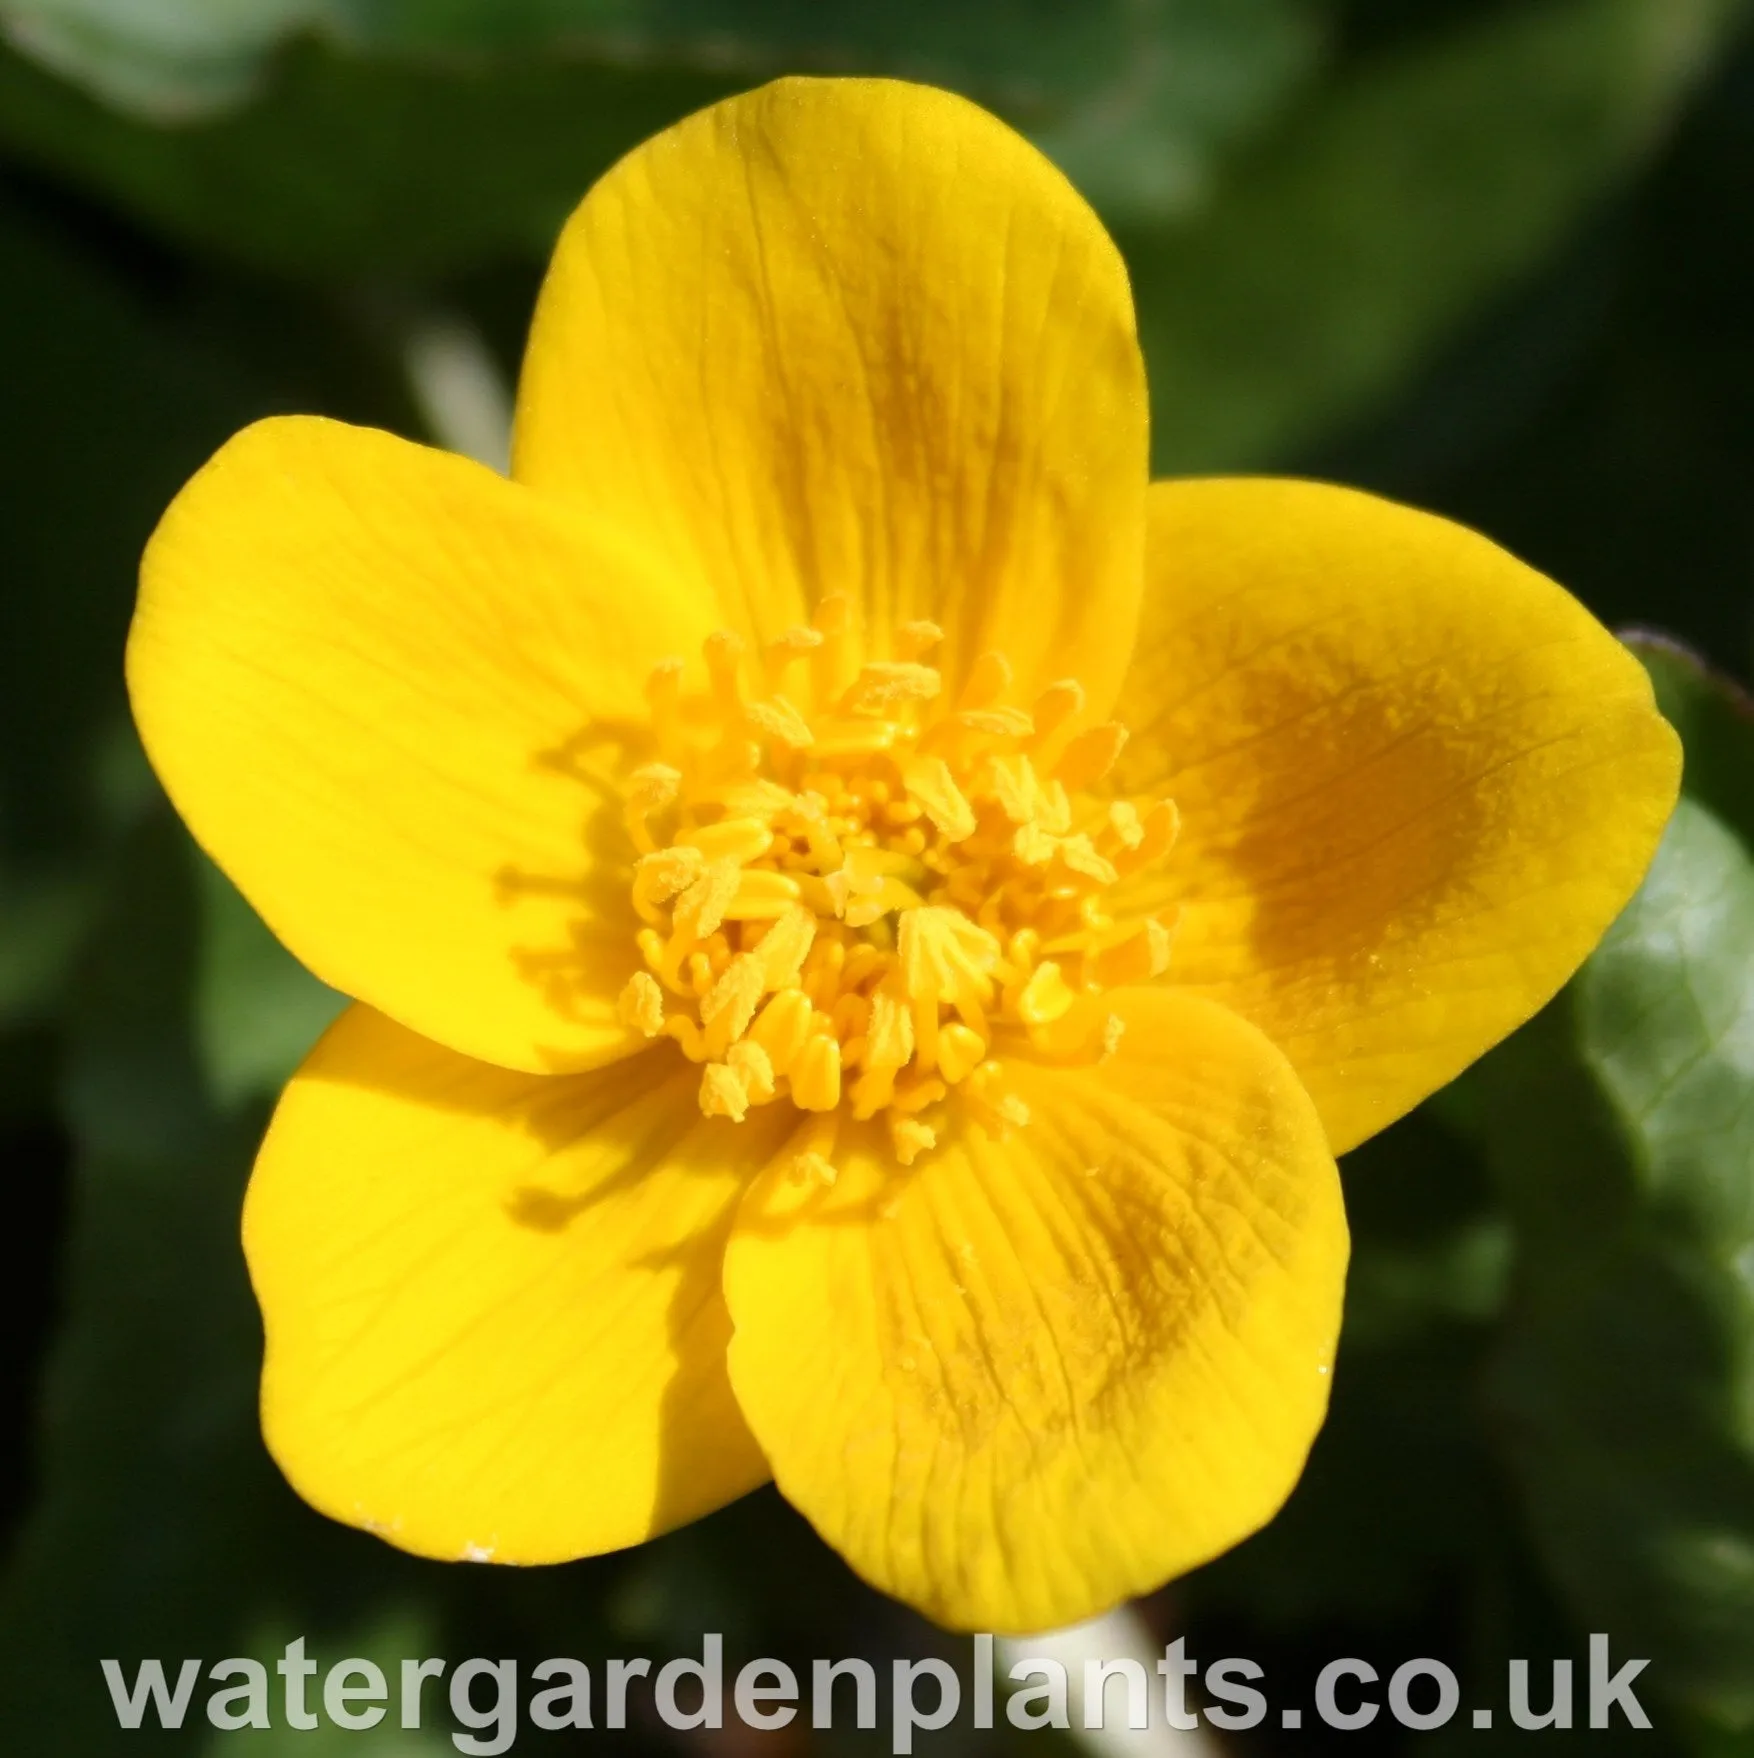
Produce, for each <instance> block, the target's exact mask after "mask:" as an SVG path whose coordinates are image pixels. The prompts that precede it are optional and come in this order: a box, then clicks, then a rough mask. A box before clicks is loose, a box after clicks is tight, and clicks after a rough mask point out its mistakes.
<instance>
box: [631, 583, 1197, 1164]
mask: <svg viewBox="0 0 1754 1758" xmlns="http://www.w3.org/2000/svg"><path fill="white" fill-rule="evenodd" d="M854 611H855V607H854V606H853V604H852V602H851V601H850V600H849V599H847V598H846V597H845V596H844V595H839V594H836V595H831V596H830V597H828V598H826V599H824V601H823V602H822V604H821V605H820V607H819V608H818V610H817V613H816V615H815V617H814V619H813V626H812V627H810V628H807V629H795V630H792V631H790V632H788V633H787V634H785V635H782V636H781V637H780V639H779V640H778V641H775V642H772V643H770V644H769V645H768V646H767V647H766V648H765V650H764V653H763V665H762V668H761V669H762V671H763V674H764V676H765V678H766V683H765V685H763V686H762V687H761V689H760V690H759V691H757V692H755V693H757V694H760V695H761V696H762V699H761V700H757V701H749V700H747V699H746V696H745V680H746V677H747V673H746V671H745V654H744V649H743V644H742V642H741V641H740V640H739V639H738V638H737V637H736V636H734V635H732V634H729V633H721V634H719V635H716V636H714V637H712V638H711V639H710V640H709V641H708V642H707V644H706V671H707V678H708V683H709V688H708V690H705V691H702V690H699V689H698V687H696V691H695V693H694V694H685V693H684V692H685V686H686V685H687V684H688V674H687V673H686V672H685V670H684V668H683V666H682V664H681V662H679V661H677V662H666V664H665V665H663V666H661V667H659V668H658V670H657V671H655V672H654V673H653V674H652V676H651V680H650V685H649V689H650V692H651V695H652V700H653V704H654V716H655V719H656V721H657V746H656V748H657V750H658V751H659V752H660V753H661V754H662V757H663V759H664V760H663V761H662V762H660V763H651V764H647V765H645V766H643V767H642V768H640V769H639V770H637V771H635V772H634V774H633V775H632V776H631V777H630V781H629V786H628V790H627V816H628V829H629V834H630V836H631V837H632V838H633V841H634V843H635V847H636V849H637V850H638V853H639V856H640V858H639V859H638V860H637V861H636V862H635V864H634V870H633V884H632V901H633V904H634V907H635V909H636V911H637V913H638V915H639V916H640V917H641V918H643V920H642V922H641V923H640V924H639V925H638V926H637V929H636V936H635V938H636V944H637V946H638V948H639V953H640V957H641V958H642V959H643V961H644V964H645V967H646V968H645V969H644V970H641V971H639V972H637V973H636V974H635V975H634V976H632V977H631V978H630V979H629V980H628V981H627V983H626V984H625V986H624V987H623V989H622V991H621V994H620V996H619V997H618V1001H617V1008H618V1014H619V1017H620V1018H621V1019H622V1021H623V1022H624V1024H625V1025H626V1026H627V1028H628V1029H629V1030H630V1031H634V1032H638V1033H639V1034H640V1035H641V1036H644V1037H648V1038H650V1037H669V1038H672V1039H674V1040H675V1042H676V1043H677V1045H678V1046H679V1047H680V1049H681V1051H682V1053H683V1054H684V1055H685V1056H686V1057H688V1058H689V1059H691V1060H692V1061H694V1062H695V1063H697V1064H699V1065H700V1066H701V1071H702V1072H701V1081H700V1104H701V1107H702V1109H703V1110H704V1111H705V1112H707V1113H708V1114H709V1115H712V1116H715V1117H725V1118H736V1119H742V1118H744V1117H746V1116H747V1114H748V1111H749V1109H750V1107H752V1106H759V1105H767V1104H772V1103H781V1104H786V1105H789V1106H790V1107H792V1108H794V1109H795V1110H796V1111H798V1112H801V1113H803V1114H805V1115H806V1116H808V1117H810V1118H811V1119H813V1121H812V1122H810V1124H809V1125H808V1126H807V1128H806V1129H804V1130H803V1131H801V1132H800V1136H799V1137H798V1138H797V1139H796V1140H795V1141H794V1144H793V1148H792V1150H791V1153H792V1167H793V1170H794V1172H795V1173H797V1174H798V1175H799V1176H804V1177H810V1178H815V1179H821V1180H822V1181H825V1182H826V1181H828V1180H832V1178H833V1176H834V1158H835V1153H834V1150H835V1141H836V1131H837V1124H836V1118H837V1117H838V1116H839V1114H840V1113H841V1112H842V1111H843V1110H844V1111H846V1112H848V1113H849V1114H850V1115H851V1116H853V1117H854V1118H857V1119H861V1120H867V1119H875V1118H877V1117H879V1116H881V1117H883V1118H884V1120H885V1122H886V1126H887V1129H888V1132H889V1139H890V1143H891V1146H892V1148H893V1151H894V1153H895V1157H896V1159H897V1161H899V1162H901V1163H903V1164H911V1163H912V1162H913V1161H915V1160H916V1159H917V1158H918V1157H919V1156H920V1155H921V1154H923V1153H925V1152H927V1151H928V1150H929V1149H930V1148H932V1147H933V1146H934V1145H935V1144H936V1143H937V1142H938V1141H939V1140H940V1139H941V1138H942V1132H943V1122H942V1120H941V1118H940V1117H939V1116H938V1114H937V1113H936V1112H935V1111H934V1110H933V1107H935V1106H938V1105H940V1104H945V1103H950V1104H952V1105H953V1106H963V1105H965V1104H966V1106H967V1108H968V1109H969V1110H970V1111H971V1112H972V1113H973V1114H974V1115H975V1116H976V1117H978V1118H979V1119H981V1120H982V1122H983V1123H984V1124H985V1125H986V1127H988V1128H989V1129H991V1130H993V1131H995V1132H996V1133H998V1134H1000V1135H1003V1134H1005V1133H1006V1132H1007V1131H1009V1130H1011V1129H1014V1128H1018V1127H1021V1126H1022V1125H1023V1124H1025V1123H1026V1122H1027V1121H1028V1115H1029V1112H1028V1106H1027V1105H1026V1104H1025V1103H1024V1101H1023V1099H1022V1097H1021V1096H1020V1095H1018V1094H1017V1093H1015V1092H1011V1091H1007V1090H1006V1089H1007V1086H1008V1084H1009V1083H1008V1081H1007V1079H1006V1077H1005V1074H1004V1068H1005V1066H1006V1058H1007V1054H1008V1051H1009V1049H1010V1048H1011V1047H1012V1046H1013V1045H1017V1044H1019V1043H1021V1042H1022V1041H1023V1040H1025V1039H1026V1038H1027V1040H1028V1041H1029V1045H1030V1053H1031V1054H1032V1055H1042V1054H1050V1053H1051V1054H1053V1055H1055V1056H1059V1057H1062V1058H1065V1059H1067V1060H1076V1059H1083V1060H1086V1061H1090V1060H1100V1059H1101V1057H1103V1056H1108V1055H1112V1054H1113V1053H1114V1049H1115V1045H1116V1043H1117V1042H1118V1040H1119V1037H1120V1033H1121V1030H1122V1023H1121V1018H1120V1016H1119V1015H1118V1014H1110V1015H1104V1014H1102V1013H1101V1012H1100V1011H1098V1012H1097V1013H1096V1015H1095V1018H1094V1020H1093V1021H1092V1022H1091V1029H1090V1030H1088V1031H1084V1032H1082V1033H1079V1034H1075V1035H1077V1036H1078V1037H1079V1038H1080V1044H1079V1045H1078V1046H1075V1047H1074V1046H1071V1045H1070V1044H1069V1043H1067V1041H1066V1039H1065V1034H1064V1032H1056V1031H1053V1030H1051V1029H1050V1028H1052V1027H1053V1026H1054V1025H1055V1023H1056V1022H1059V1021H1062V1020H1063V1021H1065V1023H1066V1025H1068V1026H1069V1025H1070V1024H1071V1022H1072V1017H1075V1016H1073V1014H1072V1004H1073V1001H1074V999H1075V992H1076V991H1078V990H1080V989H1082V990H1087V991H1095V992H1100V990H1101V989H1102V988H1103V987H1105V986H1106V985H1108V984H1109V983H1111V982H1116V981H1125V982H1141V981H1149V980H1150V979H1151V978H1152V977H1153V976H1157V975H1161V974H1162V972H1163V971H1164V970H1165V969H1166V968H1167V964H1168V951H1169V933H1168V929H1167V927H1165V925H1164V924H1163V922H1161V921H1159V920H1158V919H1157V918H1155V917H1151V918H1135V919H1133V920H1131V921H1128V922H1122V923H1120V924H1117V923H1116V922H1115V920H1114V905H1113V902H1112V899H1111V897H1110V895H1109V889H1110V887H1111V886H1112V885H1113V884H1114V883H1115V881H1116V880H1117V878H1118V877H1119V875H1121V874H1131V873H1133V872H1135V871H1138V870H1139V869H1141V868H1142V867H1144V866H1146V865H1147V864H1149V863H1150V862H1152V861H1155V860H1158V859H1161V858H1162V856H1163V855H1164V854H1166V853H1167V852H1168V850H1169V848H1170V847H1171V845H1172V844H1173V842H1174V838H1175V829H1176V819H1175V810H1174V807H1173V805H1171V804H1170V803H1169V802H1168V801H1161V802H1158V803H1156V804H1155V805H1152V806H1151V807H1150V808H1149V809H1146V808H1145V807H1144V806H1142V805H1135V804H1133V803H1132V802H1131V801H1125V800H1123V801H1115V802H1112V803H1110V802H1102V803H1096V802H1087V801H1086V800H1085V799H1084V798H1082V797H1080V798H1079V800H1078V803H1077V805H1076V807H1074V803H1073V795H1072V792H1071V791H1069V790H1072V789H1077V790H1080V796H1081V795H1082V790H1083V789H1085V788H1087V787H1090V786H1093V785H1094V784H1095V783H1096V782H1098V781H1100V780H1101V777H1102V776H1103V775H1104V774H1106V773H1107V771H1108V769H1109V767H1110V766H1111V765H1112V764H1113V762H1114V760H1115V757H1116V755H1117V754H1118V752H1119V750H1120V746H1121V741H1122V739H1123V737H1124V734H1123V733H1122V732H1121V729H1120V728H1119V727H1118V726H1115V725H1110V726H1104V727H1097V728H1093V729H1090V730H1088V731H1085V732H1081V733H1078V734H1077V736H1076V737H1074V736H1072V735H1073V731H1074V729H1075V728H1076V727H1078V726H1079V725H1080V724H1081V723H1082V721H1081V717H1082V715H1083V713H1084V710H1085V706H1086V705H1085V700H1084V694H1083V691H1082V690H1081V688H1080V687H1079V686H1078V685H1077V683H1076V682H1075V681H1074V680H1071V679H1062V680H1060V681H1059V682H1057V683H1053V684H1050V685H1049V686H1048V687H1047V688H1046V689H1045V690H1043V691H1041V692H1039V693H1038V694H1037V696H1036V697H1035V700H1034V703H1033V711H1032V712H1026V711H1025V710H1024V709H1022V708H1020V707H1017V706H1015V705H1014V704H1013V703H1012V700H1011V691H1012V690H1013V688H1014V686H1015V679H1014V677H1013V675H1012V671H1011V668H1010V666H1009V664H1008V663H1007V662H1006V660H1005V658H1004V656H1003V655H1001V654H998V653H988V654H983V655H982V656H981V657H980V658H979V659H977V660H976V661H975V663H974V665H973V666H972V667H971V668H970V669H969V674H968V678H967V681H966V683H965V685H964V687H963V689H962V691H961V694H960V695H959V697H958V698H957V701H956V702H955V704H954V705H952V706H948V707H946V706H944V705H942V704H938V703H937V698H938V697H939V694H940V691H941V689H942V682H943V680H942V678H941V677H940V675H939V673H938V671H937V670H936V669H934V668H933V667H931V666H929V665H926V664H923V663H922V662H921V656H922V655H925V654H929V653H930V652H931V651H932V650H933V648H934V647H935V646H937V645H938V644H939V643H940V642H941V641H942V639H943V631H942V630H940V629H939V628H938V627H937V626H936V625H934V624H930V623H926V622H915V623H909V624H904V625H902V626H901V627H899V628H896V629H894V630H893V631H892V632H888V633H886V631H884V630H882V629H876V630H873V631H869V632H868V634H869V638H870V643H871V646H874V647H875V648H876V650H877V651H879V652H884V651H887V652H888V653H889V654H891V655H893V657H892V658H889V659H885V660H872V661H869V662H866V663H864V664H863V665H862V666H861V665H860V650H859V647H858V646H855V645H854V641H853V634H854V622H855V616H854ZM886 639H887V642H888V645H887V647H885V641H886ZM869 650H870V649H869V648H867V649H866V651H869ZM804 656H809V657H810V660H811V683H810V689H811V696H810V699H809V700H810V701H811V703H812V704H814V705H815V706H814V707H811V708H809V709H806V708H801V707H800V706H799V705H798V703H799V701H800V700H802V698H799V699H797V700H792V699H788V698H787V696H785V695H784V694H781V693H780V692H779V683H780V680H781V678H782V676H783V674H784V673H785V672H786V670H787V668H788V667H789V666H790V665H791V664H792V663H793V661H795V660H797V659H799V658H800V657H804ZM855 670H856V673H857V675H856V676H855V675H854V673H855ZM824 704H828V705H832V706H830V707H829V708H828V711H827V712H826V713H824V712H823V711H822V705H824ZM934 704H935V705H934ZM660 814H662V816H660ZM660 826H661V827H662V828H661V829H660V828H659V827H660ZM660 841H662V842H665V843H668V844H669V846H667V847H660V846H657V845H658V843H659V842H660ZM1097 1021H1100V1022H1101V1024H1100V1027H1099V1026H1098V1025H1097V1024H1096V1022H1097Z"/></svg>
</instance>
